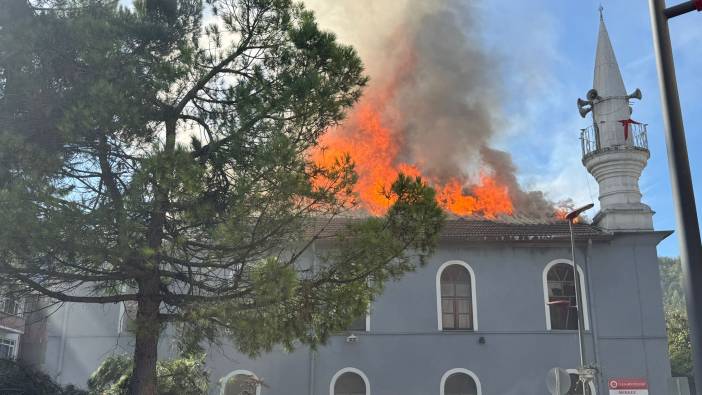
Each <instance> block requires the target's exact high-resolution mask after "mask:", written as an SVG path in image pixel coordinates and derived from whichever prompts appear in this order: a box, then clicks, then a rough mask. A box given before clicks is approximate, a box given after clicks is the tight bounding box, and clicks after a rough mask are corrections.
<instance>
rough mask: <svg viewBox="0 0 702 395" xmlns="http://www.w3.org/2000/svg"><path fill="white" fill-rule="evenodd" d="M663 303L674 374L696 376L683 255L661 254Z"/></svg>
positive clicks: (669, 353) (671, 365)
mask: <svg viewBox="0 0 702 395" xmlns="http://www.w3.org/2000/svg"><path fill="white" fill-rule="evenodd" d="M658 263H659V265H660V266H659V267H660V273H661V287H662V289H663V307H664V308H665V323H666V329H667V332H668V355H669V356H670V367H671V371H672V374H673V376H687V377H692V346H691V343H690V329H689V326H688V321H687V312H686V308H685V293H684V288H683V274H682V267H681V265H680V258H668V257H661V258H658Z"/></svg>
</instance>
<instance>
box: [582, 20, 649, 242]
mask: <svg viewBox="0 0 702 395" xmlns="http://www.w3.org/2000/svg"><path fill="white" fill-rule="evenodd" d="M631 99H639V100H640V99H641V91H640V90H639V89H636V90H635V91H634V92H633V93H632V94H627V93H626V89H625V88H624V80H623V79H622V74H621V72H620V71H619V65H618V64H617V59H616V57H615V56H614V50H613V49H612V43H611V42H610V40H609V34H608V33H607V28H606V27H605V23H604V18H603V17H602V9H600V31H599V36H598V38H597V54H596V56H595V79H594V82H593V89H591V90H590V91H588V92H587V100H582V99H578V107H579V109H580V115H582V116H583V117H585V116H586V114H587V113H588V112H592V125H591V126H589V127H588V128H586V129H582V134H581V141H582V150H583V164H584V165H585V167H586V168H587V170H588V171H589V172H590V174H592V175H593V177H595V179H596V180H597V183H598V184H599V189H600V196H599V199H600V212H599V213H597V215H596V216H595V218H594V224H595V225H598V226H600V227H602V228H604V229H607V230H611V231H647V230H653V211H652V210H651V208H650V207H648V206H647V205H645V204H643V203H641V191H640V190H639V177H640V176H641V172H642V171H643V168H644V167H646V162H647V161H648V158H649V152H648V141H647V138H646V125H645V124H641V123H638V122H636V121H633V120H632V119H631V112H632V108H631V107H630V100H631Z"/></svg>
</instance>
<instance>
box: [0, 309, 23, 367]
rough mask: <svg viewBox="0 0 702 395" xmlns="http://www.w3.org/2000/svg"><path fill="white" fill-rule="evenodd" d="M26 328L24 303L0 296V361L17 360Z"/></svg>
mask: <svg viewBox="0 0 702 395" xmlns="http://www.w3.org/2000/svg"><path fill="white" fill-rule="evenodd" d="M24 327H25V320H24V303H23V302H22V301H19V300H15V299H12V298H9V297H2V296H0V359H15V358H17V353H18V351H19V344H20V336H21V335H22V334H23V333H24Z"/></svg>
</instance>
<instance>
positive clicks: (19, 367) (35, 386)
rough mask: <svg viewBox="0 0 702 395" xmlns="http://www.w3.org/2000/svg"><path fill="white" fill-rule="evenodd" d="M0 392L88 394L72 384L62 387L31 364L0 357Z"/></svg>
mask: <svg viewBox="0 0 702 395" xmlns="http://www.w3.org/2000/svg"><path fill="white" fill-rule="evenodd" d="M0 394H18V395H87V393H86V392H85V391H81V390H79V389H76V388H75V387H73V386H72V385H69V386H66V387H61V386H60V385H58V384H56V383H55V382H54V381H53V380H51V377H49V376H48V375H46V374H44V373H42V372H40V371H38V370H35V369H33V368H32V367H30V366H26V365H23V364H21V363H20V362H15V361H11V360H6V359H0Z"/></svg>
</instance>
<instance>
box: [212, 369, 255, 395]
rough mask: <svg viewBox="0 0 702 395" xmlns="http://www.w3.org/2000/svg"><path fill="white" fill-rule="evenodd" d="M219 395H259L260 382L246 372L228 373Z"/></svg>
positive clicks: (253, 375)
mask: <svg viewBox="0 0 702 395" xmlns="http://www.w3.org/2000/svg"><path fill="white" fill-rule="evenodd" d="M222 381H223V383H222V392H221V395H260V394H261V381H260V380H259V379H258V377H256V375H255V374H253V373H251V372H249V371H246V370H236V371H234V372H232V373H229V374H228V375H227V376H226V377H225V378H224V379H223V380H222Z"/></svg>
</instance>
